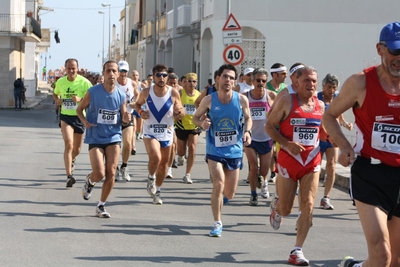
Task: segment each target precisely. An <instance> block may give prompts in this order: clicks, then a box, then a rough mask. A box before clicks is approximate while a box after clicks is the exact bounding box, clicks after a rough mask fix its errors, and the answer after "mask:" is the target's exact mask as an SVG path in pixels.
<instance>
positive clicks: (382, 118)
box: [375, 115, 394, 121]
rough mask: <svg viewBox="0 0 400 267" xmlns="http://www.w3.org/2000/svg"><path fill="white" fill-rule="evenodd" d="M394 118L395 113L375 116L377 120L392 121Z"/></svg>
mask: <svg viewBox="0 0 400 267" xmlns="http://www.w3.org/2000/svg"><path fill="white" fill-rule="evenodd" d="M392 120H394V117H393V115H381V116H375V121H392Z"/></svg>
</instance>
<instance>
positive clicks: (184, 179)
mask: <svg viewBox="0 0 400 267" xmlns="http://www.w3.org/2000/svg"><path fill="white" fill-rule="evenodd" d="M183 182H184V183H185V184H193V181H192V179H191V178H190V173H186V174H185V176H183Z"/></svg>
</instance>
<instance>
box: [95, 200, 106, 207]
mask: <svg viewBox="0 0 400 267" xmlns="http://www.w3.org/2000/svg"><path fill="white" fill-rule="evenodd" d="M105 204H106V202H103V201H101V200H100V201H99V203H97V207H98V206H101V205H103V206H104V205H105Z"/></svg>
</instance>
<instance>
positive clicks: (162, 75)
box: [156, 72, 168, 78]
mask: <svg viewBox="0 0 400 267" xmlns="http://www.w3.org/2000/svg"><path fill="white" fill-rule="evenodd" d="M156 76H157V77H164V78H165V77H167V76H168V73H165V72H157V73H156Z"/></svg>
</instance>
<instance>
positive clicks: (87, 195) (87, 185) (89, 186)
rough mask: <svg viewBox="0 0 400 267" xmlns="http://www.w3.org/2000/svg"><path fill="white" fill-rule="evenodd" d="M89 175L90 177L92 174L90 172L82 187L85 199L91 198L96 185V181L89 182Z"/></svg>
mask: <svg viewBox="0 0 400 267" xmlns="http://www.w3.org/2000/svg"><path fill="white" fill-rule="evenodd" d="M89 177H90V174H88V175H87V176H86V179H85V184H84V185H83V187H82V196H83V199H84V200H89V198H90V197H91V196H92V189H93V187H94V185H95V183H93V184H91V183H90V182H89Z"/></svg>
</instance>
